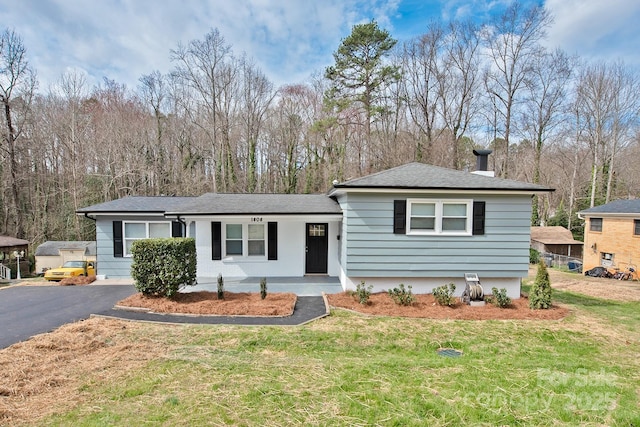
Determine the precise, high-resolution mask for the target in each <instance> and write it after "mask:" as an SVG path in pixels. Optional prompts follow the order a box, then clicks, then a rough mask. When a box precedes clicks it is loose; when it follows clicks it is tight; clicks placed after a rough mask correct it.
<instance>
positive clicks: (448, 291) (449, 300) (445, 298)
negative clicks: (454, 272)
mask: <svg viewBox="0 0 640 427" xmlns="http://www.w3.org/2000/svg"><path fill="white" fill-rule="evenodd" d="M455 290H456V285H454V284H453V283H449V284H448V285H442V286H438V287H437V288H435V289H434V290H433V297H434V298H435V299H436V302H437V303H438V305H446V306H452V305H453V304H454V302H455V299H454V298H453V292H454V291H455Z"/></svg>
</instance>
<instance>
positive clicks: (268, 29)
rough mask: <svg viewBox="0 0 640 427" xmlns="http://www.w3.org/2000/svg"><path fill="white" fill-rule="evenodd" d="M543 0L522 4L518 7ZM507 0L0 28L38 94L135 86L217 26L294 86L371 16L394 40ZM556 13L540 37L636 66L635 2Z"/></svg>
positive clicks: (220, 5)
mask: <svg viewBox="0 0 640 427" xmlns="http://www.w3.org/2000/svg"><path fill="white" fill-rule="evenodd" d="M540 1H541V0H523V2H524V3H525V4H531V3H532V2H538V3H539V2H540ZM509 2H510V0H386V1H382V0H277V1H276V0H182V1H177V0H0V22H1V23H2V25H3V26H4V27H3V28H2V29H3V30H4V29H5V28H10V29H13V30H15V31H16V32H17V33H18V34H19V35H20V36H21V37H22V39H23V41H24V44H25V46H26V48H27V56H28V60H29V62H30V63H31V65H32V66H33V67H34V68H35V69H36V71H37V73H38V79H39V81H40V87H39V91H40V92H46V91H47V89H48V88H49V86H50V85H51V84H54V83H55V82H56V81H58V79H59V78H60V76H61V75H62V73H63V72H65V71H66V70H71V69H74V70H79V71H81V72H83V73H86V75H87V82H88V85H89V86H90V87H91V86H93V85H95V84H99V83H101V82H102V79H103V77H107V78H109V79H112V80H115V81H116V82H118V83H124V84H126V85H127V87H129V88H135V87H136V86H137V84H138V79H139V78H140V76H142V75H143V74H149V73H150V72H152V71H154V70H158V71H160V72H162V73H166V72H168V71H169V70H171V69H172V67H173V64H172V63H171V61H170V52H169V51H170V50H171V49H175V48H176V47H177V46H178V44H179V43H183V44H186V43H188V42H189V41H190V40H193V39H202V38H203V37H204V35H205V34H206V33H207V32H209V31H210V30H211V29H212V28H217V29H218V30H219V31H220V33H221V34H222V35H223V36H224V38H225V40H226V41H227V43H228V44H230V45H231V46H232V49H233V51H234V53H235V54H236V55H240V54H242V53H243V52H244V53H246V54H247V55H248V56H249V57H250V58H252V59H253V60H254V61H255V63H256V65H258V66H259V67H260V68H261V69H262V71H263V72H264V73H265V74H266V75H267V76H268V77H269V78H270V79H271V80H272V81H273V82H274V83H275V84H276V85H281V84H287V83H301V82H304V81H306V80H307V79H308V78H309V77H310V76H311V75H312V74H313V73H322V71H323V70H324V68H325V67H326V66H328V65H331V63H332V60H333V58H332V52H333V51H334V50H336V48H337V47H338V45H339V43H340V40H341V39H342V38H344V37H346V36H347V35H348V34H349V33H350V31H351V27H352V26H353V25H354V24H358V23H363V22H368V21H369V20H371V19H375V20H377V21H378V23H379V25H380V26H381V27H383V28H385V29H387V30H389V32H390V33H391V35H392V36H393V37H394V38H396V39H398V40H400V41H403V40H407V39H409V38H411V37H414V36H418V35H420V34H422V33H423V32H424V29H425V28H426V25H427V24H428V23H429V22H430V21H432V20H442V21H445V22H448V21H449V20H451V19H466V18H472V19H482V18H484V17H487V16H490V15H492V14H495V13H499V12H501V11H502V10H504V7H505V5H507V4H508V3H509ZM543 3H544V4H545V6H546V7H547V8H548V9H549V11H550V12H551V13H552V15H554V18H555V20H554V24H553V26H552V27H551V28H550V29H549V31H548V40H547V41H546V43H547V44H548V45H549V46H550V47H560V48H563V49H565V50H566V51H568V52H569V53H575V54H578V55H579V56H580V57H581V58H582V59H584V60H587V61H590V60H604V61H614V60H618V59H621V60H623V61H624V62H625V63H626V64H628V65H632V66H635V67H640V54H639V53H638V46H640V27H638V26H637V22H639V21H640V1H637V0H608V1H604V0H544V1H543Z"/></svg>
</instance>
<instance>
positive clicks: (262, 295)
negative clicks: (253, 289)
mask: <svg viewBox="0 0 640 427" xmlns="http://www.w3.org/2000/svg"><path fill="white" fill-rule="evenodd" d="M266 297H267V278H266V277H263V278H262V279H260V299H265V298H266Z"/></svg>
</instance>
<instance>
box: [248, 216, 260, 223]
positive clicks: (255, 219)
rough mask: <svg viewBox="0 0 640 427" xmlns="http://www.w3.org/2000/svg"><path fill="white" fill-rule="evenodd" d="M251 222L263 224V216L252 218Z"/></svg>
mask: <svg viewBox="0 0 640 427" xmlns="http://www.w3.org/2000/svg"><path fill="white" fill-rule="evenodd" d="M251 222H262V217H261V216H253V217H251Z"/></svg>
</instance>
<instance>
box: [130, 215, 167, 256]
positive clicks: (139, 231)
mask: <svg viewBox="0 0 640 427" xmlns="http://www.w3.org/2000/svg"><path fill="white" fill-rule="evenodd" d="M163 237H171V223H169V222H125V223H124V243H125V249H126V253H125V255H126V256H131V245H133V242H135V241H136V240H142V239H154V238H163Z"/></svg>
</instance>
